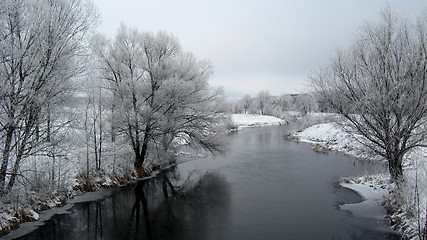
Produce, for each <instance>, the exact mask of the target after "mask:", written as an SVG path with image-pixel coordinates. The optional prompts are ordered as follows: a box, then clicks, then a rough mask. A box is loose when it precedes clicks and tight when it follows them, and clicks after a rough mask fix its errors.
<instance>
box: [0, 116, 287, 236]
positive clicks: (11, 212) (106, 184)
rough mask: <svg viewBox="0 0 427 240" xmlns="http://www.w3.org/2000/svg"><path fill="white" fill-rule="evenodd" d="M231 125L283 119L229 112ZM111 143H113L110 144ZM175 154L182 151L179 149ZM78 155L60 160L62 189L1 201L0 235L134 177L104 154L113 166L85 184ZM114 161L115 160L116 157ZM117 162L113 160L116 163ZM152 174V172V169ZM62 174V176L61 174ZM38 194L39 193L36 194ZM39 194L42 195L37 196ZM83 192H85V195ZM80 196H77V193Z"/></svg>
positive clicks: (275, 122) (268, 123)
mask: <svg viewBox="0 0 427 240" xmlns="http://www.w3.org/2000/svg"><path fill="white" fill-rule="evenodd" d="M231 119H232V126H233V128H235V129H242V128H246V127H257V126H272V125H281V124H283V123H284V121H283V120H281V119H279V118H276V117H272V116H264V115H254V114H233V115H231ZM113 147H114V146H113ZM113 147H111V146H106V148H105V149H112V148H113ZM129 151H130V150H129V149H124V148H123V149H121V151H116V152H115V154H117V155H119V153H120V156H122V155H123V159H128V160H127V161H130V160H129V158H128V157H125V156H128V154H126V152H129ZM72 152H73V154H72V155H73V156H74V155H75V156H80V155H81V154H79V153H80V152H82V153H84V152H85V149H83V148H77V149H74V150H72ZM179 154H186V153H182V152H180V153H179ZM80 159H84V157H82V156H80V157H76V160H75V161H68V162H67V164H64V165H63V166H62V167H64V168H65V169H63V172H67V173H68V174H67V175H66V176H67V177H68V178H67V179H64V180H63V181H64V190H63V191H62V192H54V193H49V194H48V195H49V196H44V195H43V194H36V193H32V192H28V193H26V197H25V199H22V198H21V199H18V198H16V199H15V198H13V199H10V200H7V201H5V202H6V204H2V205H1V206H0V236H2V235H6V234H8V233H10V232H11V231H12V230H15V229H17V228H19V227H20V225H21V224H22V223H24V222H33V221H39V220H40V219H44V218H43V217H42V216H44V215H45V214H41V213H42V212H43V213H44V210H46V209H51V208H56V207H62V206H64V205H67V203H70V202H74V200H71V199H73V198H75V197H76V196H80V195H82V194H84V193H86V192H93V191H99V190H101V191H102V189H105V188H117V187H119V186H121V185H123V184H126V183H128V182H130V181H134V180H135V179H137V174H136V172H135V171H134V170H133V169H129V168H127V167H126V166H128V165H129V166H130V165H131V163H122V164H121V165H123V166H121V165H120V166H115V168H114V167H110V165H111V164H113V163H114V162H113V163H110V162H109V161H108V160H109V158H105V159H104V161H106V162H105V164H106V165H108V167H109V168H111V169H114V170H113V171H112V172H111V171H100V172H93V173H92V172H91V174H90V176H91V180H90V182H91V186H87V185H86V179H85V178H84V176H82V174H81V173H79V168H78V167H77V166H79V165H81V164H79V161H80ZM117 161H118V160H117ZM116 165H117V164H116ZM152 174H153V175H155V172H153V173H152ZM64 177H65V176H64ZM39 195H40V196H39ZM41 195H43V196H41ZM85 196H86V195H85ZM78 198H80V197H78ZM39 214H40V215H39Z"/></svg>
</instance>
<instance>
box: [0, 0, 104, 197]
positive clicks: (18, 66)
mask: <svg viewBox="0 0 427 240" xmlns="http://www.w3.org/2000/svg"><path fill="white" fill-rule="evenodd" d="M0 11H1V12H0V86H1V89H0V132H1V133H0V136H1V140H0V141H1V142H0V144H1V169H0V192H1V193H3V194H4V193H5V192H7V191H10V190H11V188H12V187H13V185H14V182H15V179H16V176H17V175H18V173H19V172H18V171H19V168H20V165H21V163H22V160H23V159H25V158H26V157H28V156H30V155H32V154H34V153H35V152H36V151H39V150H40V147H41V146H42V145H45V144H49V143H50V142H51V136H52V134H53V133H55V132H57V131H58V129H59V128H60V127H61V124H62V123H63V122H62V123H61V121H59V122H60V123H61V124H60V125H57V126H54V125H52V123H53V121H52V119H51V116H52V115H51V114H50V112H51V108H53V107H54V106H55V105H56V104H57V103H61V99H63V97H64V96H66V95H67V94H68V93H69V92H70V91H72V84H71V79H72V78H73V77H75V76H76V75H78V74H79V73H81V72H82V71H83V66H84V64H82V61H81V57H82V56H84V55H85V54H86V52H87V51H86V50H85V42H86V41H85V39H86V36H87V34H88V32H89V31H88V30H89V29H90V28H91V26H93V23H94V21H95V20H96V14H94V8H93V7H92V5H91V4H90V3H88V2H86V1H84V0H72V1H68V0H49V1H48V0H39V1H36V0H3V1H1V2H0ZM8 179H9V183H8V184H7V185H6V181H7V180H8Z"/></svg>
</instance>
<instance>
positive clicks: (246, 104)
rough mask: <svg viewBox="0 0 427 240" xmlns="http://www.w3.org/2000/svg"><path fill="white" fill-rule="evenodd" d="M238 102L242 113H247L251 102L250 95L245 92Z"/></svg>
mask: <svg viewBox="0 0 427 240" xmlns="http://www.w3.org/2000/svg"><path fill="white" fill-rule="evenodd" d="M240 102H241V103H242V107H243V110H244V113H245V114H247V113H248V111H249V108H250V106H251V104H252V98H251V96H250V95H249V94H246V95H245V96H243V98H242V99H241V100H240Z"/></svg>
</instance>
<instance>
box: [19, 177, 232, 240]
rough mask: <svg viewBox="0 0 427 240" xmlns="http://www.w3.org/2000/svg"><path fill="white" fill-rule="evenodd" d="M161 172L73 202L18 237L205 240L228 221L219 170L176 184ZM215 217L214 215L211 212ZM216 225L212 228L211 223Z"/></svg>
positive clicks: (224, 185)
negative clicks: (109, 193) (94, 198)
mask: <svg viewBox="0 0 427 240" xmlns="http://www.w3.org/2000/svg"><path fill="white" fill-rule="evenodd" d="M178 179H179V176H177V174H176V173H175V172H173V171H172V172H164V173H162V174H160V175H159V176H158V177H157V178H153V179H150V180H145V181H139V182H137V183H136V184H134V185H132V186H128V187H126V189H124V190H122V191H118V192H116V193H115V194H113V195H112V196H110V197H108V198H106V199H104V200H101V201H97V202H86V203H79V204H76V205H75V206H74V207H73V208H72V209H71V210H70V211H71V213H70V214H64V215H57V216H54V217H53V218H52V219H51V220H50V221H48V222H47V223H46V224H45V225H44V226H42V227H40V228H39V229H37V230H36V231H35V232H33V233H31V234H30V235H27V236H24V237H21V238H20V239H204V238H208V236H209V237H212V236H215V239H217V238H221V236H218V233H216V232H223V231H216V230H215V228H223V227H226V226H227V225H229V216H228V214H229V208H228V205H229V199H230V198H229V186H228V183H227V181H226V180H225V178H224V177H222V176H220V175H219V174H218V173H213V172H207V173H206V174H204V175H203V176H201V177H200V178H199V179H197V180H196V181H191V182H190V181H188V182H185V183H184V184H182V185H180V186H176V183H177V182H178ZM212 215H215V216H212ZM212 226H215V227H212Z"/></svg>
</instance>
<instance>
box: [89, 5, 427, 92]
mask: <svg viewBox="0 0 427 240" xmlns="http://www.w3.org/2000/svg"><path fill="white" fill-rule="evenodd" d="M94 3H95V5H96V6H97V8H98V10H99V12H100V15H101V25H100V26H99V32H101V33H104V34H106V35H107V36H109V37H114V35H115V33H116V30H117V29H118V27H119V25H120V23H122V22H123V23H125V24H126V25H128V26H130V27H135V28H138V29H139V30H140V31H153V32H157V31H159V30H164V31H167V32H172V33H173V34H174V35H175V36H176V37H178V39H179V40H180V43H181V45H182V47H183V49H184V50H185V51H190V52H192V53H194V54H195V56H196V57H197V58H199V59H208V60H209V61H210V62H211V63H212V65H213V66H214V68H215V75H214V76H213V78H212V79H211V84H212V85H215V86H223V87H224V89H225V93H226V95H227V96H228V97H229V98H241V97H242V96H243V95H244V94H246V93H248V94H251V95H253V96H254V95H255V94H256V93H257V92H259V91H260V90H269V91H270V93H271V94H273V95H278V94H281V93H298V92H303V91H306V90H307V89H308V85H309V81H308V79H307V75H308V74H309V73H310V71H312V70H315V69H317V68H319V67H321V66H322V65H325V64H327V63H328V61H329V60H330V58H331V56H332V55H333V54H334V53H335V50H336V49H337V48H346V47H348V46H349V45H350V44H351V43H352V41H353V40H354V39H355V36H356V35H357V31H358V29H359V28H360V26H361V25H363V24H364V23H365V22H366V21H376V20H378V18H379V12H380V11H381V9H383V8H384V7H386V6H387V3H389V4H390V5H391V6H392V8H393V9H394V10H395V11H396V12H398V13H399V14H400V15H402V16H404V17H417V16H420V15H421V13H422V12H425V11H426V10H427V1H425V0H389V1H386V0H299V1H296V0H295V1H290V0H237V1H231V0H208V1H202V0H120V1H118V0H94Z"/></svg>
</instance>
